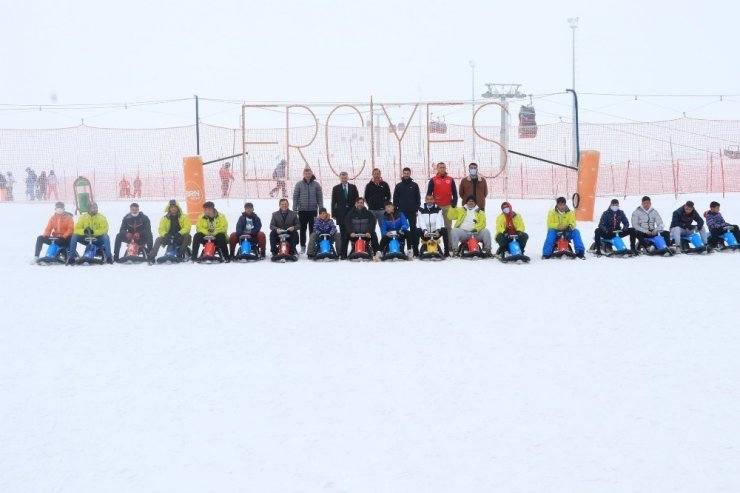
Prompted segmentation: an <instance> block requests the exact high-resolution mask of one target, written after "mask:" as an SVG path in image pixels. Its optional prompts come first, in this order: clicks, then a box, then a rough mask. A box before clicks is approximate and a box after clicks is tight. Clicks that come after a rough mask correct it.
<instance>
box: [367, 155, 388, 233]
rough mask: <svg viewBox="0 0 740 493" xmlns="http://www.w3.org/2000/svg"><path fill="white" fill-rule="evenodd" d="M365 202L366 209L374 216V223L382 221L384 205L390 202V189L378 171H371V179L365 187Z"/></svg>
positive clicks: (376, 169)
mask: <svg viewBox="0 0 740 493" xmlns="http://www.w3.org/2000/svg"><path fill="white" fill-rule="evenodd" d="M365 200H366V201H367V208H368V209H370V212H371V213H372V215H373V216H375V222H376V223H377V222H379V221H382V220H383V214H385V203H386V202H388V201H389V200H391V187H390V186H389V185H388V183H386V182H385V181H384V180H383V178H382V177H381V176H380V170H379V169H378V168H375V169H374V170H373V179H372V180H370V181H369V182H368V184H367V185H365Z"/></svg>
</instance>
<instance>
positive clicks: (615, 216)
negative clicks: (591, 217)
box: [599, 209, 630, 233]
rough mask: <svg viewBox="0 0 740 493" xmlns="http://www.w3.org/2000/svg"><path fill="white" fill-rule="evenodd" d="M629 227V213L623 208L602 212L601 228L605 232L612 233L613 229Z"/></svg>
mask: <svg viewBox="0 0 740 493" xmlns="http://www.w3.org/2000/svg"><path fill="white" fill-rule="evenodd" d="M629 227H630V222H629V221H628V220H627V215H626V214H625V213H624V211H623V210H622V209H619V210H618V211H617V212H613V211H612V210H611V209H607V210H605V211H604V212H603V214H601V219H600V220H599V229H600V230H601V231H603V232H604V233H611V232H612V231H618V230H620V229H627V228H629Z"/></svg>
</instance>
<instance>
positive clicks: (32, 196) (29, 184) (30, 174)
mask: <svg viewBox="0 0 740 493" xmlns="http://www.w3.org/2000/svg"><path fill="white" fill-rule="evenodd" d="M36 178H37V177H36V173H35V172H34V171H33V170H32V169H31V168H30V167H29V168H26V197H27V198H28V200H36Z"/></svg>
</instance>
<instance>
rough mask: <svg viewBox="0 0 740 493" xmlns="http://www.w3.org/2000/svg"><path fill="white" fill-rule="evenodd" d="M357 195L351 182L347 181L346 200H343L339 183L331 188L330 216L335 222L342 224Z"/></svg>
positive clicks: (355, 188)
mask: <svg viewBox="0 0 740 493" xmlns="http://www.w3.org/2000/svg"><path fill="white" fill-rule="evenodd" d="M359 196H360V194H359V192H358V191H357V187H356V186H354V185H353V184H351V183H347V200H344V190H342V184H341V183H340V184H339V185H336V186H334V188H332V189H331V216H332V217H333V218H334V220H335V221H336V222H337V224H339V225H340V226H344V217H345V216H346V215H347V212H348V211H349V210H350V209H351V208H352V207H354V206H355V202H356V201H357V197H359Z"/></svg>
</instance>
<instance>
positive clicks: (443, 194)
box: [427, 174, 457, 207]
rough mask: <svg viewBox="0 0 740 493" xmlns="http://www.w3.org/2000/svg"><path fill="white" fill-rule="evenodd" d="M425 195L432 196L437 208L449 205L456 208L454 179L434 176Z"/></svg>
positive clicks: (447, 176) (448, 176)
mask: <svg viewBox="0 0 740 493" xmlns="http://www.w3.org/2000/svg"><path fill="white" fill-rule="evenodd" d="M427 195H434V200H435V201H436V204H437V205H438V206H439V207H444V206H447V205H451V206H453V207H457V187H456V186H455V179H454V178H452V177H451V176H450V175H448V174H446V175H445V176H439V174H436V175H434V176H433V177H432V179H431V180H429V185H428V186H427Z"/></svg>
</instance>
